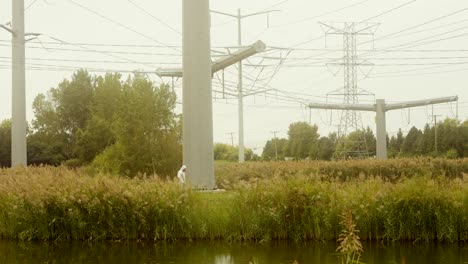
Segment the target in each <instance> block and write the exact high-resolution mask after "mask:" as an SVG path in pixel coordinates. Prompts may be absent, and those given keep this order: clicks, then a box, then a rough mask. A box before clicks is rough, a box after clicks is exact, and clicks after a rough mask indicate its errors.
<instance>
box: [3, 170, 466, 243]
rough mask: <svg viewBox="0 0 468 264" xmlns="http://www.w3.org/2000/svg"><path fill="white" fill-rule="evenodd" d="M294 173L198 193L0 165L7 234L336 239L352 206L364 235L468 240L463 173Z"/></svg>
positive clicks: (156, 183) (155, 183)
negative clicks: (336, 176) (393, 177)
mask: <svg viewBox="0 0 468 264" xmlns="http://www.w3.org/2000/svg"><path fill="white" fill-rule="evenodd" d="M248 166H264V164H261V165H248ZM278 166H279V165H278ZM287 166H290V167H291V168H292V167H294V166H293V165H291V164H287ZM256 173H257V172H256ZM265 173H266V172H265ZM293 176H294V177H293ZM293 176H288V177H284V176H283V175H273V174H270V175H269V177H268V174H266V175H262V177H256V176H251V177H249V178H248V179H245V180H242V181H240V182H239V183H236V184H231V185H230V186H232V187H231V189H230V190H228V191H227V192H224V193H200V192H195V191H192V190H190V189H188V188H181V187H180V186H179V185H178V184H177V183H174V182H166V181H161V180H158V179H156V178H134V179H128V178H120V177H114V176H109V175H104V176H94V177H90V176H87V175H86V174H85V173H81V172H77V171H70V170H67V169H64V168H29V169H15V170H11V169H9V170H0V236H2V237H3V238H8V239H21V240H67V239H74V240H102V239H111V240H128V239H131V240H138V239H140V240H173V239H225V240H234V241H238V240H254V241H262V240H264V241H266V240H273V239H291V240H336V238H337V237H338V235H339V233H340V231H341V230H342V229H343V226H341V224H340V221H341V217H340V215H341V214H342V212H343V211H344V210H346V209H350V210H351V212H352V213H353V216H354V220H355V222H356V224H357V229H358V230H360V236H361V238H362V239H364V240H386V241H393V240H410V241H418V240H419V241H431V240H437V241H449V242H454V241H468V225H467V224H466V223H467V222H468V182H467V180H466V179H463V178H454V179H449V178H446V177H435V175H432V174H431V175H427V174H425V175H419V176H418V177H411V178H401V179H399V180H398V181H396V182H390V181H386V180H385V179H382V178H381V177H375V178H374V177H370V178H368V179H349V180H347V181H339V180H322V179H321V178H320V177H318V178H317V177H311V176H310V175H293ZM223 177H225V176H223ZM230 181H231V182H236V181H237V178H236V177H234V176H233V178H232V179H231V180H230Z"/></svg>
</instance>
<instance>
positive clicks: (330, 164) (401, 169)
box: [215, 158, 468, 189]
mask: <svg viewBox="0 0 468 264" xmlns="http://www.w3.org/2000/svg"><path fill="white" fill-rule="evenodd" d="M215 172H216V177H217V184H218V186H219V187H220V188H225V189H233V188H235V187H236V186H238V185H239V184H240V185H242V184H253V183H256V182H258V181H260V180H269V179H272V178H281V179H285V180H287V179H291V178H296V177H304V178H309V179H311V180H318V179H320V180H326V181H342V182H343V181H353V180H363V179H375V178H378V179H381V180H383V181H387V182H397V181H399V180H402V179H404V178H412V177H415V176H420V175H425V176H426V177H430V178H433V179H436V178H438V177H444V178H448V179H455V178H460V179H461V178H462V177H463V174H468V159H458V160H451V159H441V158H435V159H433V158H402V159H391V160H386V161H379V160H348V161H289V162H285V161H279V162H268V161H267V162H247V163H243V164H239V163H217V165H216V166H215Z"/></svg>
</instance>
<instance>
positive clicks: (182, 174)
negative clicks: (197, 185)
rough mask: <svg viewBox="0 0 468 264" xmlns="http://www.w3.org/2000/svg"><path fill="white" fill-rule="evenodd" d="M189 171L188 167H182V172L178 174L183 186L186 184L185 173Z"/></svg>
mask: <svg viewBox="0 0 468 264" xmlns="http://www.w3.org/2000/svg"><path fill="white" fill-rule="evenodd" d="M186 170H187V166H185V165H182V167H180V170H179V171H178V172H177V178H179V181H180V183H181V184H184V183H185V171H186Z"/></svg>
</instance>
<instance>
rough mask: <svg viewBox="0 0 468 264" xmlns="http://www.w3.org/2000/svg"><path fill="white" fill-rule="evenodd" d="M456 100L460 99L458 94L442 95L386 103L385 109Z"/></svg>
mask: <svg viewBox="0 0 468 264" xmlns="http://www.w3.org/2000/svg"><path fill="white" fill-rule="evenodd" d="M454 101H458V96H449V97H440V98H433V99H426V100H418V101H408V102H403V103H394V104H386V105H385V110H386V111H390V110H395V109H403V108H410V107H416V106H424V105H432V104H441V103H448V102H454Z"/></svg>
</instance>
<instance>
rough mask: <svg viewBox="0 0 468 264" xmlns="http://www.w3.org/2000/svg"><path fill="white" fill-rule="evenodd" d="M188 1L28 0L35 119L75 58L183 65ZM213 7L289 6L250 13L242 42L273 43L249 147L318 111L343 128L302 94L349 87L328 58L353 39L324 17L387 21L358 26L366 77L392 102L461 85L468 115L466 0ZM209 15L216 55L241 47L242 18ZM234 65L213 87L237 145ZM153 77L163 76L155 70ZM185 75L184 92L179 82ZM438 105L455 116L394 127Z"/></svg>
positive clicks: (255, 75) (126, 66)
mask: <svg viewBox="0 0 468 264" xmlns="http://www.w3.org/2000/svg"><path fill="white" fill-rule="evenodd" d="M181 5H182V1H167V0H165V1H162V0H131V1H130V0H112V1H111V0H100V1H91V0H26V1H25V7H27V10H26V31H27V32H35V33H41V34H43V35H42V36H41V37H40V38H39V39H38V40H32V41H30V43H28V45H27V47H28V48H27V50H26V56H27V61H26V62H27V72H26V91H27V106H28V111H27V114H28V120H31V119H33V112H32V109H31V104H32V101H33V99H34V97H35V96H36V95H37V94H39V93H44V92H46V91H47V90H49V89H50V88H51V87H56V86H57V85H58V83H59V82H60V81H61V80H63V79H64V78H70V77H71V74H72V72H73V70H75V69H77V68H80V67H82V68H90V69H92V70H90V71H91V72H92V73H93V74H94V73H96V74H103V72H105V71H114V70H121V71H124V72H125V73H124V76H125V75H127V74H128V73H127V72H131V71H133V70H136V69H140V70H143V71H147V72H153V71H154V70H155V69H156V68H158V67H177V66H178V65H180V63H181V60H182V57H181V47H180V46H181V33H180V32H181V31H182V30H181V22H182V12H181ZM210 5H211V9H213V10H217V11H221V12H226V13H232V14H236V13H237V9H238V8H241V11H242V13H243V14H250V13H255V12H260V11H265V10H279V12H274V13H271V14H270V15H269V16H268V17H267V16H266V15H260V16H252V17H248V18H245V19H243V20H242V38H243V44H244V45H247V44H251V43H253V42H255V41H256V40H258V39H260V40H262V41H263V42H265V43H266V44H267V45H268V46H269V47H270V48H268V50H267V52H265V53H264V54H260V55H259V56H257V57H256V58H253V59H251V60H249V61H245V64H246V66H245V67H244V72H245V75H244V76H245V78H244V87H245V89H246V90H248V91H250V92H258V91H263V90H268V92H267V93H258V94H256V95H255V96H253V95H252V96H249V97H246V98H245V100H244V102H245V108H244V111H245V116H244V120H245V125H244V126H245V144H246V146H247V147H250V148H255V149H256V150H257V151H260V150H261V148H262V147H263V146H264V144H265V141H266V140H267V139H269V138H271V137H272V136H273V134H272V133H271V132H273V131H278V134H277V135H278V136H281V137H286V132H287V128H288V125H289V124H290V123H292V122H297V121H307V122H309V118H310V120H311V122H312V123H315V124H317V125H318V126H319V132H320V133H321V134H322V135H327V134H328V133H329V132H332V131H335V130H336V124H337V122H338V117H339V113H338V112H336V111H333V112H332V111H326V110H311V111H309V110H307V109H305V107H304V105H303V103H300V102H299V101H302V102H307V101H315V102H325V101H326V100H328V101H335V102H338V101H340V100H341V99H340V97H336V96H334V99H333V98H332V97H331V96H329V97H328V98H327V96H326V95H327V93H331V92H332V91H334V90H337V89H340V88H342V87H343V68H342V67H339V66H334V65H330V64H329V63H332V62H340V61H339V60H338V61H336V59H339V58H340V57H342V56H343V54H342V51H341V50H342V47H343V39H342V36H338V35H327V36H326V37H325V31H324V27H323V26H321V25H320V24H319V23H318V22H324V23H326V24H328V25H333V26H336V27H340V25H342V24H340V23H339V22H361V24H360V26H359V27H363V26H364V24H362V23H379V25H378V27H375V28H374V29H375V34H374V36H373V37H372V36H371V35H359V36H357V43H358V44H359V45H358V55H359V56H360V58H361V59H362V60H359V62H362V63H365V64H374V66H368V65H362V66H360V67H359V69H358V72H359V76H358V79H359V83H358V85H359V87H360V88H362V89H364V90H367V91H369V92H371V93H373V94H375V98H377V99H380V98H383V99H386V100H387V101H392V102H394V101H405V100H420V99H425V98H432V97H444V96H451V95H458V96H459V98H460V99H459V104H458V115H459V117H460V118H461V119H463V120H465V119H466V118H468V88H467V83H468V2H467V1H466V0H445V1H442V0H413V1H411V0H407V1H406V0H405V1H404V0H399V1H396V0H392V1H388V0H354V1H349V0H327V1H310V0H289V1H288V0H283V1H281V0H263V1H252V0H249V1H247V0H237V1H227V0H212V1H211V3H210ZM9 20H11V0H0V23H2V24H3V23H7V22H8V21H9ZM211 20H212V31H211V32H212V35H211V42H212V47H213V50H214V51H213V54H214V55H220V54H222V53H226V52H228V49H227V48H226V47H232V46H236V45H237V24H236V22H235V21H234V19H233V18H231V17H226V16H221V15H217V14H212V16H211ZM367 25H369V26H370V25H371V24H367ZM10 40H11V36H10V33H8V32H7V31H4V30H2V29H0V120H3V119H7V118H10V116H11V69H10V65H11V63H10V61H11V45H10ZM89 44H98V45H89ZM168 46H169V47H168ZM271 47H275V48H271ZM278 48H284V49H278ZM288 48H289V50H288ZM291 48H292V49H291ZM80 50H81V51H80ZM233 50H235V49H231V51H233ZM279 58H282V60H280V59H279ZM280 62H282V63H281V65H280V66H279V64H280ZM327 64H328V66H327ZM258 65H263V67H259V66H258ZM236 72H237V69H236V68H235V67H231V68H229V69H227V70H226V71H225V81H224V89H225V99H222V98H219V97H222V94H220V93H215V94H214V95H216V97H218V99H215V100H214V104H213V117H214V119H213V120H214V138H215V141H216V142H223V143H229V144H230V143H231V135H230V134H229V133H234V134H233V137H234V143H235V144H236V142H237V136H238V132H237V130H238V128H237V126H238V123H237V99H235V98H233V97H232V96H229V94H228V93H232V90H233V89H235V87H236ZM148 76H149V77H150V78H151V79H152V80H155V81H156V82H158V83H159V82H161V79H160V78H159V77H157V76H156V75H155V74H151V73H149V74H148ZM221 78H222V77H221V75H219V76H215V78H214V79H213V90H217V91H222V89H223V88H222V87H223V85H222V84H221V82H220V81H219V80H220V79H221ZM164 81H166V82H169V83H171V82H172V80H171V79H164ZM175 83H176V92H177V94H178V96H179V98H181V92H182V91H181V81H180V80H175ZM360 100H361V101H363V102H364V101H369V100H374V97H373V96H367V97H362V98H361V99H360ZM179 101H180V99H179ZM178 111H179V112H180V111H181V107H180V105H179V106H178ZM433 111H434V112H433ZM432 113H434V114H437V115H441V117H438V118H439V119H443V118H445V117H451V118H454V117H455V116H456V113H457V104H455V103H452V104H441V105H438V106H435V107H434V110H433V109H432V107H419V108H414V109H412V110H411V111H408V110H396V111H392V112H388V113H387V130H388V132H389V134H390V135H393V134H395V132H396V131H397V130H398V128H402V129H403V131H407V130H409V129H410V128H411V126H413V125H415V126H417V127H419V128H422V127H423V125H424V124H425V123H426V122H432V117H431V115H432ZM309 114H310V116H309ZM362 117H363V124H364V126H370V127H371V128H373V129H374V127H375V125H374V114H371V113H363V114H362Z"/></svg>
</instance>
